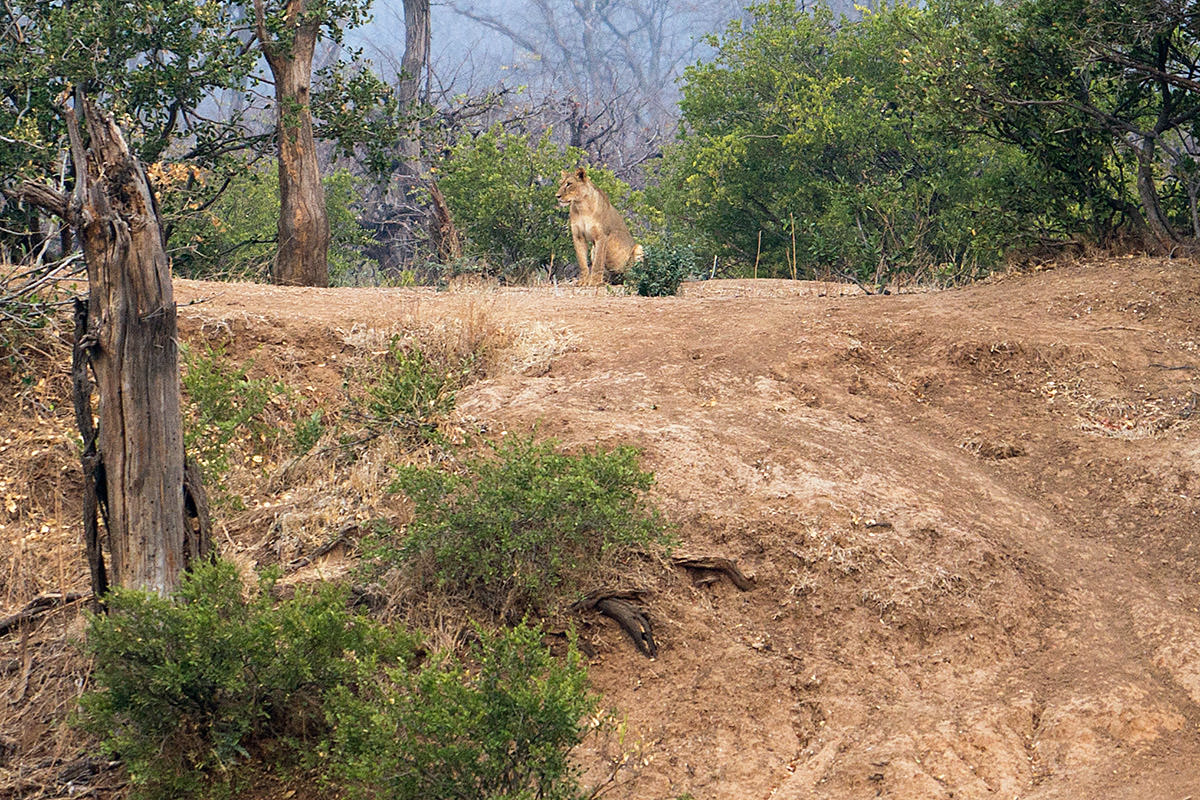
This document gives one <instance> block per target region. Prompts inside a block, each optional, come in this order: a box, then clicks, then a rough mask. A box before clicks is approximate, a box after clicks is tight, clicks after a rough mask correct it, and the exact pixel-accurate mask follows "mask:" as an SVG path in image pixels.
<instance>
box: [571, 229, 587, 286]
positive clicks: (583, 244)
mask: <svg viewBox="0 0 1200 800" xmlns="http://www.w3.org/2000/svg"><path fill="white" fill-rule="evenodd" d="M571 243H572V244H574V245H575V258H576V259H577V260H578V261H579V282H580V283H581V284H584V285H586V284H587V283H588V280H589V278H591V275H590V271H589V270H588V243H587V239H585V238H584V237H583V236H582V235H579V234H576V233H575V232H574V231H572V232H571Z"/></svg>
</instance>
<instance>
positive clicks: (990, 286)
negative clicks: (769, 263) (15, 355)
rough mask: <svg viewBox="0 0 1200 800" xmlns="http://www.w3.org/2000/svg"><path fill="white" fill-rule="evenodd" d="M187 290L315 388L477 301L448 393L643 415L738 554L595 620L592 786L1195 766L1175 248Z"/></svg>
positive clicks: (658, 469) (204, 321)
mask: <svg viewBox="0 0 1200 800" xmlns="http://www.w3.org/2000/svg"><path fill="white" fill-rule="evenodd" d="M176 293H177V296H176V299H177V300H178V301H179V302H180V304H181V310H180V318H181V323H180V324H181V330H182V334H183V336H184V338H185V339H191V338H197V337H201V336H204V337H209V338H212V337H214V336H220V337H224V338H225V339H227V340H228V341H229V342H230V343H231V345H232V346H233V347H234V349H235V354H236V353H239V352H240V353H258V354H260V355H259V356H258V360H259V361H260V363H264V364H270V365H274V366H276V367H277V368H278V369H279V370H281V371H286V372H287V373H288V374H289V375H291V376H293V377H292V379H293V380H295V381H296V382H297V383H298V384H302V385H304V386H306V387H307V390H308V391H309V392H310V393H311V394H312V396H313V397H314V398H315V399H316V400H319V398H320V397H321V396H322V395H323V394H324V393H328V394H329V395H330V396H332V395H333V394H335V393H336V392H337V391H338V390H339V389H340V385H341V381H342V373H340V372H339V371H338V366H337V359H338V357H339V354H340V353H342V352H344V351H346V350H347V348H349V347H351V343H353V342H354V341H355V339H356V337H357V338H358V339H363V338H364V337H367V336H369V334H370V332H371V331H375V330H392V329H396V328H397V327H398V326H400V325H402V324H407V323H408V322H410V321H411V320H414V319H421V320H425V321H428V320H435V319H438V318H440V317H446V318H456V319H472V318H475V319H484V318H486V320H487V321H488V322H487V324H488V325H490V326H493V327H494V326H501V327H503V328H504V329H505V330H506V331H507V335H508V340H509V341H510V343H511V348H510V350H511V357H510V358H509V359H508V361H506V362H504V363H503V364H501V365H500V366H499V367H498V368H497V369H495V370H494V371H493V373H492V374H491V375H490V376H489V377H487V378H486V379H484V380H482V381H479V382H477V383H475V384H473V385H471V386H469V387H468V388H467V389H465V390H464V391H463V392H461V394H460V396H459V400H458V412H457V413H458V414H459V417H460V421H461V423H462V424H463V425H470V426H472V427H478V428H482V429H485V430H488V431H490V432H492V433H493V434H499V432H501V431H528V430H530V429H533V428H535V427H536V429H537V430H538V432H539V434H541V435H553V436H556V437H558V438H560V439H561V440H562V441H563V442H565V443H567V444H568V445H575V444H590V443H594V442H601V443H605V444H617V443H633V444H637V445H638V446H640V447H641V448H643V450H644V453H645V460H644V463H645V465H646V466H647V467H648V468H650V469H653V470H654V471H655V473H656V475H657V478H658V485H657V487H656V490H655V496H656V498H657V500H658V501H659V503H660V504H661V506H662V508H663V509H664V511H665V512H666V514H667V515H668V516H669V517H670V518H671V519H673V520H674V521H675V522H677V523H678V525H679V537H680V539H681V543H682V544H681V547H680V550H681V551H682V552H684V553H687V554H695V555H712V556H723V557H727V558H731V559H734V560H735V561H736V562H737V563H738V565H739V566H740V567H741V568H742V569H743V570H744V571H745V572H747V573H748V574H750V575H752V576H753V578H754V588H753V589H752V590H750V591H746V592H742V591H739V590H738V589H737V588H735V587H734V586H733V585H732V584H731V583H729V582H728V581H726V580H724V579H722V580H717V581H711V580H707V579H708V578H711V577H712V576H698V575H694V574H688V573H685V572H684V571H683V570H678V572H677V573H676V574H675V576H674V579H673V580H670V581H665V582H662V583H661V584H660V585H658V587H657V591H655V592H654V594H653V595H652V596H650V597H649V598H648V601H647V606H648V609H649V612H650V616H651V619H652V621H653V623H654V625H655V626H656V637H657V640H658V643H659V648H660V652H659V656H658V658H657V659H655V660H650V659H647V658H644V657H643V656H641V655H639V654H638V653H637V652H636V651H634V649H633V648H632V646H631V645H630V644H629V642H628V641H627V640H626V639H624V638H623V635H622V634H621V632H620V631H619V630H618V629H616V628H615V626H613V625H612V624H611V623H609V622H608V621H607V620H604V619H603V618H597V619H594V620H589V621H588V627H587V629H586V631H587V633H588V635H589V636H591V637H592V639H593V641H594V643H595V646H596V649H597V655H596V657H595V659H594V664H593V667H592V676H593V680H594V683H595V685H596V687H597V688H598V689H599V690H600V691H601V692H602V694H603V697H604V700H605V703H606V704H608V705H611V706H612V707H613V708H614V709H615V710H616V712H617V713H618V714H619V715H620V716H623V717H624V718H625V719H626V720H627V722H628V726H629V731H630V734H629V739H628V741H629V742H630V743H640V746H641V757H642V759H643V761H644V763H643V766H642V767H641V769H640V771H638V772H637V774H636V775H632V776H631V778H632V779H631V780H629V782H627V783H624V784H622V785H619V786H616V787H615V788H613V789H612V790H611V791H610V793H609V794H608V795H606V796H608V797H613V798H643V799H649V798H662V799H663V800H668V799H669V798H677V797H679V796H681V795H685V794H691V795H693V796H694V797H695V798H713V799H714V800H726V799H727V800H743V799H745V798H754V799H761V800H767V799H768V798H777V799H778V800H785V799H791V798H796V799H799V798H839V799H840V798H859V797H864V798H865V797H887V798H895V799H896V800H924V799H925V798H993V797H1002V798H1017V797H1019V798H1045V799H1046V800H1049V799H1050V798H1055V799H1061V800H1068V799H1071V800H1085V799H1086V800H1091V799H1092V798H1112V799H1113V800H1120V799H1121V798H1131V799H1132V798H1137V799H1138V800H1145V799H1147V798H1156V799H1157V798H1164V799H1166V798H1177V799H1178V800H1184V798H1188V797H1191V796H1193V795H1195V796H1200V583H1198V582H1200V535H1198V533H1200V503H1197V501H1196V495H1197V494H1200V426H1198V423H1197V420H1200V267H1198V266H1197V265H1196V264H1195V263H1193V262H1186V261H1157V260H1142V259H1116V260H1107V261H1097V262H1092V263H1086V264H1078V265H1072V266H1070V267H1066V266H1064V267H1059V268H1056V269H1053V270H1047V271H1043V272H1038V273H1033V274H1026V275H1020V276H1011V277H1007V278H1004V279H1001V280H997V281H993V282H990V283H987V284H980V285H976V286H973V287H970V288H966V289H960V290H953V291H943V292H930V293H920V294H903V295H890V296H869V297H868V296H861V295H860V294H858V293H857V290H855V291H853V292H851V291H849V290H846V289H844V288H843V287H838V286H827V285H823V284H809V283H799V284H796V283H791V282H781V281H755V282H751V281H714V282H706V283H697V284H689V285H688V286H686V287H685V291H684V294H683V295H682V296H681V297H675V298H660V299H647V298H638V297H628V296H622V295H617V294H614V293H610V292H608V291H605V290H577V289H573V288H565V287H564V288H544V289H503V290H500V289H486V288H477V289H473V290H469V291H461V292H447V293H434V292H432V291H426V290H415V289H377V290H362V289H358V290H350V289H344V290H339V289H330V290H314V289H288V288H278V287H269V286H251V285H229V284H205V283H197V282H190V281H181V282H179V283H177V286H176ZM201 299H203V301H204V302H199V303H195V304H193V305H185V304H187V303H191V302H193V301H197V300H201ZM5 469H7V468H5ZM68 484H69V482H68ZM69 489H70V486H69V485H68V486H67V488H66V489H64V490H63V491H64V492H66V493H67V494H69V491H68V490H69ZM68 505H69V504H68ZM63 513H66V514H69V513H70V508H68V509H67V511H66V512H63ZM2 514H3V512H2V511H0V515H2ZM259 518H261V517H259ZM23 519H25V518H24V517H21V516H20V515H19V514H16V513H13V514H11V515H10V517H9V519H8V525H7V530H6V531H0V533H2V534H4V535H7V536H10V537H11V536H15V535H18V534H19V535H22V536H25V535H27V533H26V532H24V529H23V528H22V525H24V524H27V523H24V522H22V520H23ZM28 519H29V520H33V517H32V516H29V517H28ZM28 524H34V523H33V522H30V523H28ZM59 524H60V526H62V527H63V528H64V529H69V527H70V526H69V525H67V524H66V523H62V522H60V523H59ZM263 524H268V523H266V522H264V523H263ZM14 531H15V533H14ZM251 534H252V532H250V531H241V532H238V533H237V535H239V536H242V535H245V536H249V535H251ZM13 563H14V564H15V562H13ZM14 570H15V567H11V566H8V567H7V568H6V572H7V573H9V574H15V573H14ZM67 572H69V575H68V576H67V577H66V578H64V581H66V582H67V583H70V582H71V581H78V580H82V578H83V576H82V571H80V570H77V569H74V568H72V569H71V570H67ZM693 578H701V579H699V580H695V581H693V580H692V579H693ZM34 588H38V587H31V589H30V591H32V590H33V589H34ZM42 588H44V587H42ZM17 596H18V595H14V594H13V592H12V591H11V590H10V591H9V593H8V594H7V597H9V598H10V600H11V599H13V598H15V597H17ZM10 610H11V609H0V611H2V612H4V613H8V611H10ZM3 644H4V645H5V646H4V649H3V652H0V661H3V657H5V656H8V657H11V658H12V659H18V658H19V655H18V653H17V650H16V645H12V646H9V643H8V642H5V643H3ZM16 663H18V664H19V663H20V662H19V661H18V662H16ZM21 671H22V670H21V669H19V668H17V667H14V670H13V675H16V674H18V673H20V672H21ZM13 675H10V676H9V677H5V678H3V679H4V680H5V681H9V682H10V683H11V681H12V680H14V679H15V678H14V677H13ZM0 677H3V676H0ZM26 682H27V683H28V674H27V675H26ZM6 691H7V690H6ZM25 694H26V690H25V689H22V697H24V696H25ZM10 698H11V695H10ZM18 699H20V698H18ZM9 736H10V738H11V737H13V736H15V734H12V733H10V734H9ZM630 746H632V744H630ZM10 749H12V748H10ZM0 766H3V765H2V764H0ZM592 766H593V767H595V765H594V764H593V765H592ZM593 772H595V769H593Z"/></svg>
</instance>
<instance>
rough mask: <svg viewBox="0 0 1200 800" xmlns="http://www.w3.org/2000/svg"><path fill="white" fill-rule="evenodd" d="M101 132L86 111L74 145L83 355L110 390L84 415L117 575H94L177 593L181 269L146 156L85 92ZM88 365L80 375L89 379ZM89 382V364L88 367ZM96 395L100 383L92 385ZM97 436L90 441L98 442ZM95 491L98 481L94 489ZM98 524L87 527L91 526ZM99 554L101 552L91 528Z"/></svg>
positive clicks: (83, 409) (180, 563) (79, 350)
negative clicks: (83, 268) (95, 424)
mask: <svg viewBox="0 0 1200 800" xmlns="http://www.w3.org/2000/svg"><path fill="white" fill-rule="evenodd" d="M82 108H83V110H84V117H85V121H86V125H87V130H88V134H89V138H90V145H89V148H88V150H87V153H86V155H85V154H84V152H83V150H82V146H81V145H80V143H79V139H80V137H79V136H78V124H77V121H76V120H75V117H74V113H73V112H71V111H70V110H68V111H67V116H68V124H69V126H70V127H71V128H72V130H73V135H72V151H73V158H74V160H75V164H76V173H77V175H78V184H77V188H76V193H75V197H74V199H73V201H72V208H71V209H70V212H69V216H70V217H71V218H73V220H74V221H75V227H76V230H77V232H78V236H79V240H80V242H81V244H82V247H83V252H84V258H85V260H86V261H87V271H88V286H89V290H90V291H89V299H88V309H87V314H86V323H83V328H84V329H85V332H82V335H81V336H80V338H79V342H78V343H77V345H76V359H77V362H81V361H82V360H83V359H85V358H86V361H87V362H89V363H90V364H91V368H92V372H93V374H94V376H95V380H96V386H97V389H98V394H99V403H98V406H97V412H98V413H97V416H98V417H99V420H100V423H99V430H98V431H94V430H92V428H91V420H90V419H88V420H86V422H85V421H84V419H83V418H84V417H87V416H90V414H91V409H90V405H91V404H90V400H89V401H87V402H86V404H83V405H80V404H79V403H78V402H77V406H76V415H77V417H78V418H79V420H78V421H79V422H80V432H81V434H83V435H84V437H85V441H84V445H85V453H84V459H85V469H87V463H88V462H87V459H89V458H97V456H96V454H95V453H89V450H88V449H87V448H88V447H89V444H90V441H94V442H95V443H96V449H97V450H98V461H96V462H94V463H93V465H92V466H93V470H94V471H93V477H94V478H95V482H94V483H93V487H94V488H95V490H96V491H95V494H94V495H91V496H90V499H89V498H85V505H86V506H88V507H89V510H91V511H93V513H94V510H95V507H96V504H97V501H98V502H99V503H100V504H101V508H102V510H103V511H104V521H105V524H106V527H107V529H108V540H109V549H110V552H111V576H105V574H104V572H103V565H102V563H101V564H100V572H99V573H98V572H97V562H95V561H94V562H93V580H94V581H96V583H97V588H98V589H100V590H103V588H104V587H105V584H106V580H107V579H108V577H111V581H112V583H113V584H114V585H117V586H122V587H132V588H140V589H149V590H152V591H156V592H158V593H160V594H166V593H169V592H171V591H172V590H173V589H174V588H175V587H176V586H177V585H178V582H179V575H180V572H181V571H182V570H183V568H184V567H185V565H186V556H185V550H184V493H183V434H182V423H181V418H180V409H179V354H178V348H177V345H176V342H177V332H176V321H175V302H174V296H173V293H172V288H171V274H170V269H169V265H168V262H167V256H166V252H165V251H164V249H163V242H162V236H161V230H160V227H159V220H158V211H157V208H156V207H155V203H154V197H153V194H152V193H151V191H150V187H149V184H148V182H147V180H146V176H145V173H144V171H143V169H142V166H141V164H140V163H139V162H138V161H137V159H136V158H134V157H133V156H132V155H131V154H130V152H129V149H128V147H126V144H125V141H124V138H123V137H122V136H121V132H120V130H119V129H118V128H117V126H116V125H115V124H114V123H113V121H112V120H111V119H109V118H108V116H107V115H106V114H104V113H103V112H101V111H100V110H99V109H97V108H96V107H95V106H94V105H92V104H91V103H90V102H89V101H87V100H83V101H82ZM79 372H80V367H78V366H77V368H76V381H77V385H78V381H79V380H80V376H79ZM83 380H84V381H86V374H85V375H84V376H83ZM88 393H89V395H90V387H89V389H88ZM89 440H90V441H89ZM89 491H90V490H89ZM85 527H86V526H85ZM87 536H88V548H89V558H92V557H93V548H94V549H95V552H96V553H98V550H99V542H98V537H97V533H96V532H95V531H94V530H93V529H89V530H88V534H87Z"/></svg>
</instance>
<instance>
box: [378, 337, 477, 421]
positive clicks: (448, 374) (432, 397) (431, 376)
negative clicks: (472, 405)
mask: <svg viewBox="0 0 1200 800" xmlns="http://www.w3.org/2000/svg"><path fill="white" fill-rule="evenodd" d="M471 362H472V359H471V358H470V357H468V358H466V359H464V360H462V361H459V362H458V363H453V364H448V363H443V362H441V361H439V360H436V359H432V358H430V357H429V356H427V355H425V353H424V351H422V350H421V349H420V348H418V347H413V346H411V345H407V344H406V343H405V342H404V339H403V338H402V337H400V336H394V337H392V340H391V342H390V343H389V344H388V352H387V354H386V355H385V356H384V357H383V358H381V359H379V361H378V362H377V364H376V366H375V369H374V372H373V373H368V374H366V375H364V376H362V382H363V384H364V388H365V393H366V396H365V398H363V400H362V407H363V410H364V412H365V418H366V422H367V426H368V427H370V428H374V429H388V430H392V431H396V432H399V433H402V434H404V435H407V436H409V437H411V438H412V439H414V440H416V441H438V440H439V434H438V425H439V424H440V423H441V422H442V421H444V420H445V419H446V417H447V416H448V415H449V414H450V412H451V411H453V410H454V399H455V392H456V391H457V390H458V388H459V387H460V386H462V385H463V383H465V381H466V379H467V378H468V377H469V376H470V374H471V372H472V363H471Z"/></svg>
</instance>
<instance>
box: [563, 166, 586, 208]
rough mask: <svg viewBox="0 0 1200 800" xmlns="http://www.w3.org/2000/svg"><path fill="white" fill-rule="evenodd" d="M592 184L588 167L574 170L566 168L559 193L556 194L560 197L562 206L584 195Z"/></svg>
mask: <svg viewBox="0 0 1200 800" xmlns="http://www.w3.org/2000/svg"><path fill="white" fill-rule="evenodd" d="M590 185H591V179H589V178H588V174H587V169H585V168H584V167H580V168H579V169H577V170H575V171H574V172H569V171H567V170H565V169H564V170H563V171H562V182H561V183H560V184H559V185H558V193H557V194H556V195H555V197H557V198H558V204H559V205H560V206H569V205H571V201H572V200H578V199H579V198H580V197H582V196H583V195H584V193H585V192H586V191H587V189H588V187H589V186H590Z"/></svg>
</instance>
